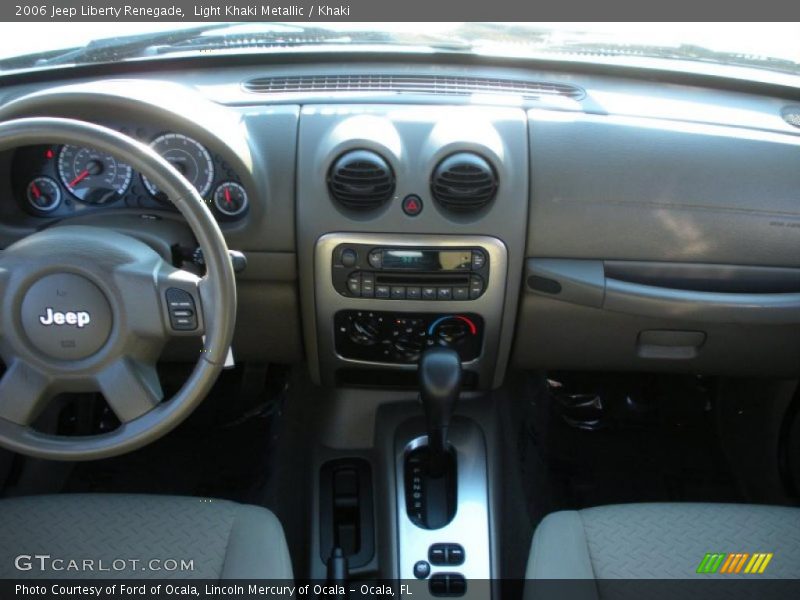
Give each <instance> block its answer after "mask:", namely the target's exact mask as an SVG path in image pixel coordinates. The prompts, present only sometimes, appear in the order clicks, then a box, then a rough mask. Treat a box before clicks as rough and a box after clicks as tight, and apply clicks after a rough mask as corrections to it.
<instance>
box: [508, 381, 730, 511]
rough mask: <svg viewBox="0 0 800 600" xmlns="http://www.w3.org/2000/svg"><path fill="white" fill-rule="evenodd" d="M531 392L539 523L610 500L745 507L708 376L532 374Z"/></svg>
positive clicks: (530, 460)
mask: <svg viewBox="0 0 800 600" xmlns="http://www.w3.org/2000/svg"><path fill="white" fill-rule="evenodd" d="M524 396H525V400H526V402H527V408H528V411H527V419H526V425H525V431H524V435H523V438H524V442H525V443H524V445H523V447H522V451H521V455H520V458H521V461H522V467H523V470H524V474H525V476H524V479H525V481H526V483H527V486H526V487H527V496H528V499H529V502H528V503H529V510H530V513H531V518H532V520H533V522H534V523H537V522H538V521H539V520H541V518H542V517H543V516H544V515H546V514H547V513H549V512H553V511H555V510H565V509H580V508H586V507H589V506H598V505H603V504H615V503H624V502H657V501H663V502H667V501H671V502H676V501H704V502H741V501H742V495H741V493H740V491H739V489H738V488H737V485H736V481H735V479H734V477H733V476H732V473H731V469H730V466H729V465H728V464H727V461H726V458H725V455H724V453H723V452H722V448H721V445H720V443H719V439H718V436H717V433H716V427H715V420H714V418H713V410H712V396H713V394H712V390H710V389H708V384H706V383H705V382H704V381H703V380H699V379H696V378H692V377H686V378H684V377H677V376H671V377H666V376H658V375H653V376H644V375H642V376H640V375H620V376H615V375H594V374H586V375H580V374H558V373H554V374H550V375H548V376H547V377H545V376H544V375H539V376H532V377H530V378H528V379H527V381H526V384H525V391H524ZM576 398H577V399H578V400H576ZM578 401H580V402H578ZM579 403H580V404H581V406H576V405H577V404H579Z"/></svg>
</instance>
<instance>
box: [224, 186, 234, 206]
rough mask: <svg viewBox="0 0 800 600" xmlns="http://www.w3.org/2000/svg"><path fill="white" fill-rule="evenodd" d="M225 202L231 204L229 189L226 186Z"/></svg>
mask: <svg viewBox="0 0 800 600" xmlns="http://www.w3.org/2000/svg"><path fill="white" fill-rule="evenodd" d="M225 204H228V205H230V204H233V203H232V202H231V191H230V190H229V189H228V188H225Z"/></svg>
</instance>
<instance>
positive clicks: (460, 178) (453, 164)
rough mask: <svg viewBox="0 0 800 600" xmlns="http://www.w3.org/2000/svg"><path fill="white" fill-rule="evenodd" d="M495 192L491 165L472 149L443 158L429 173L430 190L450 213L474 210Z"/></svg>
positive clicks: (484, 203)
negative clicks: (431, 173)
mask: <svg viewBox="0 0 800 600" xmlns="http://www.w3.org/2000/svg"><path fill="white" fill-rule="evenodd" d="M496 192H497V176H496V175H495V173H494V169H492V166H491V165H490V164H489V163H488V162H487V161H486V160H485V159H484V158H482V157H481V156H478V155H477V154H473V153H472V152H459V153H457V154H452V155H450V156H448V157H447V158H445V159H444V160H443V161H442V162H440V163H439V165H438V166H437V167H436V169H434V171H433V175H432V176H431V193H432V194H433V198H434V199H435V200H436V202H438V203H439V205H440V206H441V207H443V208H445V209H447V210H451V211H454V212H461V213H467V212H475V211H478V210H480V209H482V208H483V207H484V206H486V205H487V204H489V203H490V202H491V201H492V200H493V199H494V196H495V193H496Z"/></svg>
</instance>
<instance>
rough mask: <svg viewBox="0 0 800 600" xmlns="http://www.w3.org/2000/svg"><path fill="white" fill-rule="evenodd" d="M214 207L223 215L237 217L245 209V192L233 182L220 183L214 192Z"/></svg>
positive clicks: (239, 185)
mask: <svg viewBox="0 0 800 600" xmlns="http://www.w3.org/2000/svg"><path fill="white" fill-rule="evenodd" d="M214 206H216V207H217V210H218V211H219V212H221V213H222V214H223V215H226V216H228V217H237V216H239V215H240V214H242V213H243V212H244V211H245V210H246V209H247V192H246V191H245V189H244V187H242V185H241V184H238V183H236V182H235V181H226V182H224V183H221V184H219V186H217V189H216V190H214Z"/></svg>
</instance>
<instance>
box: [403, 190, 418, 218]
mask: <svg viewBox="0 0 800 600" xmlns="http://www.w3.org/2000/svg"><path fill="white" fill-rule="evenodd" d="M403 212H404V213H406V214H407V215H408V216H409V217H416V216H417V215H418V214H419V213H421V212H422V199H420V197H419V196H417V195H415V194H409V195H408V196H406V197H405V198H403Z"/></svg>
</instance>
